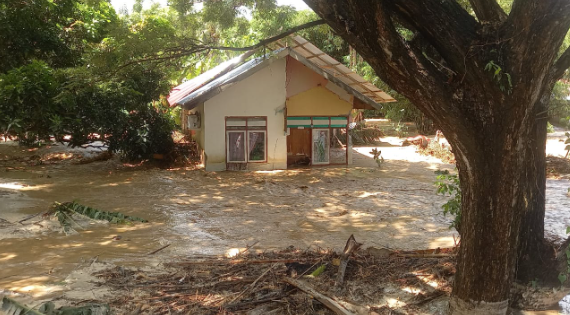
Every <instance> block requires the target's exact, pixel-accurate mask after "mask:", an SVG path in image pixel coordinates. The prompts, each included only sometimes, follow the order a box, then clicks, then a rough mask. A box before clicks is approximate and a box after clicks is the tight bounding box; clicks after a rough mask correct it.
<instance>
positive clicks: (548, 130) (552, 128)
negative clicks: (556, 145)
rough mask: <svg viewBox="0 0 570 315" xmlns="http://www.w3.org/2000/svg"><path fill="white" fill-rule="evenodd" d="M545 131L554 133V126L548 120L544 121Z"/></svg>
mask: <svg viewBox="0 0 570 315" xmlns="http://www.w3.org/2000/svg"><path fill="white" fill-rule="evenodd" d="M546 132H547V133H554V126H553V125H552V124H551V123H550V122H549V121H547V122H546Z"/></svg>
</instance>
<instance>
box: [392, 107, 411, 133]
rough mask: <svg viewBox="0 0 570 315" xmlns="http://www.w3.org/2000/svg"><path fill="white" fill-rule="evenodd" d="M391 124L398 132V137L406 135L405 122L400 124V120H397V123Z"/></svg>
mask: <svg viewBox="0 0 570 315" xmlns="http://www.w3.org/2000/svg"><path fill="white" fill-rule="evenodd" d="M402 111H403V110H402ZM393 126H394V130H395V131H396V133H397V134H398V137H399V138H402V137H406V136H408V126H406V125H405V124H402V122H401V121H398V123H397V124H393Z"/></svg>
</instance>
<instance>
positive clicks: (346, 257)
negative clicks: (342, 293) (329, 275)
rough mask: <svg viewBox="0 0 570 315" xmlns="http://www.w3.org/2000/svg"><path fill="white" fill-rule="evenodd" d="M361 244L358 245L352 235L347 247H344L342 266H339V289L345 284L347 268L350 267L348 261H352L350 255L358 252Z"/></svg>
mask: <svg viewBox="0 0 570 315" xmlns="http://www.w3.org/2000/svg"><path fill="white" fill-rule="evenodd" d="M360 246H362V244H361V243H358V242H357V241H356V239H355V238H354V235H352V234H351V235H350V237H349V238H348V241H346V245H345V246H344V250H343V251H342V254H341V255H340V265H339V266H338V274H337V278H336V283H335V286H337V287H339V286H341V285H342V284H343V283H344V274H345V272H346V266H347V265H348V260H349V259H350V255H352V253H354V252H355V251H357V250H358V249H359V248H360Z"/></svg>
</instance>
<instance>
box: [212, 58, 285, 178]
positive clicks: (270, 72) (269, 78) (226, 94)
mask: <svg viewBox="0 0 570 315" xmlns="http://www.w3.org/2000/svg"><path fill="white" fill-rule="evenodd" d="M271 61H272V63H271V64H270V65H268V66H266V67H265V68H263V69H261V70H259V71H257V72H255V73H254V74H252V75H250V76H249V77H247V78H245V79H243V80H242V81H239V82H237V83H235V84H233V85H231V86H229V87H227V88H226V89H225V90H224V91H223V92H221V93H220V94H218V95H216V96H215V97H213V98H211V99H210V100H208V101H206V102H205V103H204V106H203V110H204V116H203V117H202V124H203V126H202V128H203V130H204V135H205V138H204V143H205V144H206V146H205V148H204V149H205V156H206V161H205V162H206V170H207V171H220V170H225V169H226V134H225V117H227V116H267V144H266V147H267V148H266V150H267V162H264V163H248V169H250V170H272V169H286V168H287V138H286V135H285V127H284V124H285V117H284V111H285V99H286V95H285V93H286V91H285V78H286V75H285V67H286V61H285V58H281V59H273V60H271Z"/></svg>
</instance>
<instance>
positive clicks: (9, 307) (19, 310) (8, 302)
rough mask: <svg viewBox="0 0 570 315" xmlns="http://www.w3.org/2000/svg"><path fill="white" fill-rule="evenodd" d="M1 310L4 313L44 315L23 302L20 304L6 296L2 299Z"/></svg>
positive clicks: (11, 314)
mask: <svg viewBox="0 0 570 315" xmlns="http://www.w3.org/2000/svg"><path fill="white" fill-rule="evenodd" d="M2 311H3V313H4V314H6V315H23V314H26V315H44V314H43V313H40V312H38V311H36V310H34V309H32V308H30V307H27V306H26V305H24V304H20V303H18V302H16V300H13V299H11V298H8V297H4V298H3V299H2Z"/></svg>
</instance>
